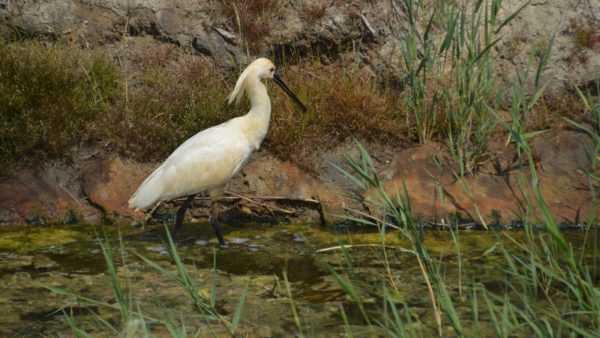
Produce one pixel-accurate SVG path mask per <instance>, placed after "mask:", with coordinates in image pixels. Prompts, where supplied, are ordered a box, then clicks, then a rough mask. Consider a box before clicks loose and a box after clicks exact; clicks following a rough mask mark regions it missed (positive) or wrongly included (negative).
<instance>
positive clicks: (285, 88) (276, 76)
mask: <svg viewBox="0 0 600 338" xmlns="http://www.w3.org/2000/svg"><path fill="white" fill-rule="evenodd" d="M273 81H275V83H277V85H278V86H279V87H281V89H283V91H284V92H285V93H286V94H288V95H289V97H291V98H292V100H293V101H294V103H295V104H297V105H298V107H300V109H302V112H303V113H304V112H306V110H307V109H306V106H304V104H303V103H302V102H301V101H300V99H298V98H297V97H296V95H294V93H292V91H291V90H290V89H289V88H288V86H287V85H286V84H285V83H284V82H283V80H282V79H281V77H279V74H277V73H275V74H274V75H273Z"/></svg>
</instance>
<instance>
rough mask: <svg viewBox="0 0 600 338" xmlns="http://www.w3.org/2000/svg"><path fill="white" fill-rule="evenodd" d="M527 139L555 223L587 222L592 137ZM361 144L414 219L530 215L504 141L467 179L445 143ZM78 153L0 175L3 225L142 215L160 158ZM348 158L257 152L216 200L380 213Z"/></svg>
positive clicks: (201, 206) (169, 212)
mask: <svg viewBox="0 0 600 338" xmlns="http://www.w3.org/2000/svg"><path fill="white" fill-rule="evenodd" d="M531 145H532V148H533V154H534V159H535V162H536V168H537V170H538V172H539V175H540V180H541V187H542V190H543V193H544V196H545V198H546V201H547V203H548V204H549V206H550V209H551V210H552V212H553V214H554V215H555V217H556V218H557V221H559V222H567V223H575V224H577V223H580V222H584V221H586V220H587V217H588V212H589V210H590V207H591V206H592V195H591V193H590V188H589V187H590V186H589V184H590V181H589V180H588V176H587V175H586V172H588V171H589V160H588V157H587V154H586V147H587V149H592V148H591V147H592V141H591V140H590V139H589V137H588V136H586V135H585V134H584V133H581V132H577V131H567V130H564V131H560V132H558V133H546V134H544V135H542V136H538V137H536V138H535V139H533V140H532V141H531ZM368 148H369V150H370V152H371V154H372V156H373V158H374V159H375V161H376V162H377V163H376V166H377V170H378V171H379V174H378V176H379V178H380V179H381V180H382V181H383V182H384V186H385V187H386V189H387V191H388V193H390V194H392V195H393V194H395V193H396V191H402V186H403V184H406V187H407V190H408V193H409V195H410V200H411V204H412V209H413V212H414V214H415V215H416V216H417V217H418V218H419V219H421V220H424V221H426V222H430V223H434V222H439V220H440V219H441V218H442V217H444V216H449V217H451V218H452V219H453V220H454V219H457V220H459V222H474V223H477V224H482V223H483V222H485V223H486V224H509V223H511V222H512V221H518V220H520V219H522V218H523V217H526V216H527V215H526V214H525V210H526V209H527V208H526V205H525V201H524V198H523V196H522V193H521V187H524V188H525V191H526V192H527V193H531V189H530V187H531V179H530V168H529V167H528V165H527V163H526V161H525V160H524V159H519V158H518V156H517V153H516V151H515V149H514V148H511V147H510V146H509V147H508V148H507V149H506V150H505V151H504V152H503V153H502V155H501V156H499V157H498V158H497V159H495V160H494V161H490V162H488V163H485V164H483V165H482V166H481V167H480V168H479V169H478V171H477V173H476V174H475V175H472V176H467V177H466V179H465V180H464V181H463V183H464V184H463V183H461V181H459V180H457V178H456V176H455V173H456V170H457V169H456V168H455V167H454V166H453V163H452V161H450V160H449V155H448V154H446V153H445V151H444V149H443V147H442V146H439V145H436V144H430V145H425V146H417V147H412V148H408V149H404V150H395V149H390V148H389V147H388V148H386V147H383V146H378V145H370V146H368ZM86 151H88V152H89V150H86ZM83 153H84V151H82V152H81V154H74V155H73V156H74V159H76V160H74V161H72V163H71V164H54V165H51V166H48V167H47V168H46V169H44V170H26V171H23V172H21V173H20V174H19V175H18V176H17V177H16V178H13V179H8V180H4V181H3V182H1V183H0V221H1V222H2V223H1V224H3V225H27V224H45V223H76V222H89V223H98V222H109V223H110V222H120V223H130V222H132V221H134V220H141V219H143V217H144V215H143V214H142V213H139V212H138V213H136V212H134V211H132V210H130V209H128V208H127V200H128V199H129V197H130V196H131V194H132V193H133V192H134V191H135V190H136V189H137V187H138V185H139V184H140V183H141V181H142V180H143V179H144V178H145V176H146V175H147V174H148V173H150V172H151V171H152V170H153V169H154V168H155V167H156V166H157V164H155V163H150V164H141V163H133V162H130V161H127V160H124V159H122V158H119V157H115V156H108V157H106V158H104V157H103V156H102V155H99V154H96V155H95V156H92V157H90V158H87V157H86V156H83V155H82V154H83ZM345 156H349V157H353V158H357V157H358V156H359V154H358V151H357V149H356V147H354V146H353V145H352V144H345V145H343V146H340V147H338V148H336V150H334V151H331V152H329V153H326V154H322V156H320V157H319V158H318V159H316V160H315V162H316V164H315V167H316V168H319V169H318V172H316V173H308V172H306V171H303V170H301V169H299V168H298V167H296V166H295V165H293V164H291V163H289V162H282V161H279V160H277V159H276V158H274V157H273V156H271V155H269V153H268V152H265V151H261V152H259V153H257V154H255V155H254V156H253V158H252V161H251V162H250V163H249V164H248V165H247V166H246V167H245V168H244V170H243V171H242V173H241V174H240V175H238V176H237V177H235V178H234V179H233V180H232V181H231V182H230V184H229V185H228V187H227V190H228V191H229V192H231V194H228V195H227V196H226V197H225V199H224V200H223V209H224V210H223V212H222V217H223V220H224V221H225V222H230V223H231V222H232V223H235V222H241V221H249V220H250V221H259V222H269V223H273V222H278V221H283V222H285V221H302V222H317V223H318V222H320V223H329V224H331V223H333V224H335V223H337V222H341V221H342V220H341V219H340V218H339V217H338V216H339V215H345V214H354V215H357V214H358V213H366V214H373V215H375V216H377V215H378V212H379V211H378V210H372V208H367V207H366V206H365V205H366V204H365V203H364V199H365V198H373V196H372V194H371V193H369V192H366V191H360V190H358V188H357V187H356V186H355V185H354V184H353V183H352V182H351V181H350V180H348V179H347V178H346V177H344V176H343V175H342V174H341V173H340V172H339V171H338V170H337V169H335V165H342V166H343V165H344V161H343V158H344V157H345ZM82 157H83V159H82ZM436 162H437V163H436ZM351 196H361V198H362V200H361V198H359V199H356V198H352V197H351ZM180 202H181V201H174V202H171V203H165V204H164V205H163V206H161V207H160V208H159V209H158V210H157V212H156V213H155V216H156V217H157V218H158V219H159V220H167V221H169V220H172V216H173V212H174V207H176V206H177V204H178V203H180ZM207 207H208V203H207V202H205V201H203V199H202V198H198V199H197V201H196V202H195V203H194V206H193V208H192V209H191V211H190V212H191V215H190V216H192V217H193V218H195V219H200V220H202V219H205V218H207V217H208V216H209V212H208V209H207ZM534 214H535V212H533V213H532V214H531V215H529V217H531V216H535V215H534Z"/></svg>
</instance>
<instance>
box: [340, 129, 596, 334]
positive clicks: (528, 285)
mask: <svg viewBox="0 0 600 338" xmlns="http://www.w3.org/2000/svg"><path fill="white" fill-rule="evenodd" d="M504 126H505V127H506V128H507V130H508V132H509V133H510V134H511V135H512V136H513V137H514V138H515V140H516V142H517V143H518V145H519V147H520V148H521V149H522V151H523V154H524V155H525V156H526V158H527V160H528V162H527V163H528V165H529V167H530V168H531V175H529V178H530V179H531V184H530V186H529V185H527V186H522V188H521V194H522V195H523V197H524V200H525V208H526V209H527V210H526V215H528V216H529V217H526V218H524V219H523V221H524V230H523V231H524V232H525V239H524V240H517V239H515V238H514V237H513V236H511V235H510V233H500V234H494V233H489V236H503V237H504V238H502V240H500V238H498V240H497V241H496V243H494V244H493V245H492V246H491V247H490V248H489V249H487V250H486V251H485V253H484V254H483V256H489V255H494V256H495V259H499V260H500V262H499V266H500V269H501V272H500V276H499V279H500V280H499V281H498V282H499V284H500V285H501V287H500V288H499V287H497V286H496V285H495V284H493V283H492V284H491V285H490V284H487V283H489V282H484V281H482V280H481V276H479V275H476V274H475V275H474V274H472V272H470V270H469V269H465V268H464V267H465V266H468V265H469V264H471V261H470V260H466V259H465V258H464V257H463V255H461V254H460V252H461V248H460V245H461V241H460V240H459V236H458V235H457V234H455V233H454V231H453V230H452V231H453V232H452V237H451V245H452V246H453V247H454V251H455V252H457V255H456V256H455V257H453V259H451V260H448V259H444V258H443V257H436V256H434V255H432V254H430V250H429V248H428V247H427V245H426V243H425V238H426V237H427V236H428V234H427V232H426V231H424V229H423V228H422V226H420V225H418V223H417V222H415V220H414V218H413V215H412V212H411V209H410V197H409V192H408V191H406V189H403V190H400V191H396V192H395V193H393V194H390V193H389V192H388V191H386V189H384V185H383V184H382V183H381V181H380V180H379V178H378V177H377V174H376V170H375V168H374V166H373V162H372V160H370V157H369V155H368V154H367V153H366V151H365V150H364V148H363V147H362V146H360V145H359V152H360V157H361V160H351V159H349V160H348V161H347V166H348V167H347V168H348V169H345V168H341V167H340V168H338V169H339V170H340V171H341V172H342V173H343V174H344V175H345V176H347V177H348V178H349V179H350V180H352V181H353V182H354V183H355V184H356V185H357V186H358V187H359V188H361V189H360V190H361V197H360V199H361V200H362V201H363V202H364V203H366V204H367V205H368V207H369V209H370V210H378V211H379V216H378V217H376V218H370V219H359V218H356V217H353V216H348V220H349V221H353V222H359V223H363V224H368V225H374V226H377V227H378V229H379V231H380V232H381V233H382V236H381V243H379V244H380V245H379V248H380V249H378V250H374V251H375V252H377V251H378V253H377V254H376V256H377V257H378V261H379V262H380V263H381V266H382V267H381V272H379V273H377V272H376V274H378V275H380V276H381V277H380V279H381V292H379V295H380V296H379V298H378V300H377V304H378V307H377V310H372V311H369V312H364V313H363V316H368V317H369V318H368V320H367V323H371V324H370V325H376V326H379V327H380V328H382V329H384V330H385V331H386V332H387V333H388V334H390V335H392V336H397V337H414V336H423V335H426V336H427V335H431V334H432V332H431V331H428V330H429V329H428V328H427V326H424V325H423V324H425V323H420V319H415V318H414V317H412V316H411V313H412V309H411V306H410V305H408V304H406V303H402V302H400V303H398V299H402V295H403V293H404V292H405V290H404V289H403V286H402V283H401V280H400V279H399V276H397V275H395V274H394V273H390V271H393V268H392V266H391V263H390V262H389V260H388V258H387V257H389V256H393V255H394V254H395V253H396V254H397V253H398V252H400V253H402V254H403V255H406V254H408V255H410V256H411V257H412V259H413V260H414V261H416V263H417V265H418V266H419V269H420V271H421V277H422V283H417V284H416V285H411V286H409V287H410V289H411V291H410V292H416V289H415V288H420V289H421V290H422V291H421V292H422V293H423V294H424V297H425V295H428V302H429V304H430V306H431V310H430V311H429V313H430V314H431V317H432V318H433V319H434V321H435V327H436V329H435V331H436V334H437V335H439V336H448V335H453V336H459V337H470V336H489V335H491V334H494V335H496V336H500V337H508V336H530V335H534V336H539V337H557V336H581V337H594V336H597V333H598V332H599V330H600V292H598V289H597V287H596V284H597V274H598V270H597V262H598V258H600V254H599V252H598V250H597V240H598V238H597V237H598V232H596V231H593V227H592V225H593V224H592V223H590V224H588V227H587V229H586V235H585V240H584V242H583V243H581V244H580V246H579V247H575V246H574V244H572V243H570V242H569V241H568V240H567V239H566V238H565V237H564V235H563V233H562V232H561V230H560V227H559V225H558V223H557V221H556V219H555V217H554V216H553V215H552V212H551V211H550V209H549V208H548V204H547V202H546V200H545V198H544V196H543V194H542V190H541V185H542V184H543V182H541V181H540V179H539V176H538V175H537V171H536V168H535V163H534V160H533V157H532V156H531V150H530V147H529V144H528V141H527V140H528V138H527V137H525V136H524V135H522V134H520V133H519V132H518V131H516V130H514V129H512V128H511V125H509V124H507V123H504ZM522 181H523V182H525V181H526V180H525V178H524V179H523V180H522ZM592 188H593V187H592ZM365 192H368V196H369V197H368V198H364V197H362V196H363V194H362V193H365ZM441 198H444V197H443V196H441ZM441 202H442V203H444V201H441ZM444 219H445V220H447V221H449V220H450V218H449V217H444ZM391 220H394V221H395V222H394V223H393V224H390V222H391ZM394 224H395V225H397V226H399V227H400V228H399V229H398V230H397V231H398V236H399V237H401V238H402V239H403V242H404V243H407V244H406V246H401V247H392V246H388V245H386V243H385V236H383V233H384V232H385V229H386V228H389V227H390V226H393V225H394ZM447 224H449V225H451V226H452V225H453V224H452V223H451V222H447ZM537 224H541V225H542V226H543V227H542V228H541V229H540V228H538V227H536V225H537ZM506 241H508V242H509V243H510V244H511V246H510V249H509V247H508V246H507V245H505V244H504V243H505V242H506ZM342 250H344V251H345V255H344V257H350V256H349V255H348V253H347V252H346V250H347V249H346V248H345V247H344V246H342ZM577 252H580V254H577ZM382 257H383V258H382ZM403 262H406V259H403ZM348 266H352V263H350V264H348ZM456 269H458V272H456V271H457V270H456ZM450 272H452V273H450ZM350 273H351V271H348V274H350ZM454 273H457V274H458V276H454ZM334 277H335V278H336V280H337V281H338V283H339V285H340V288H341V289H342V290H343V291H345V292H346V293H347V294H348V297H349V298H350V299H351V300H353V301H354V302H357V305H359V307H360V306H361V304H362V303H361V302H362V299H363V298H364V297H357V295H356V292H354V291H353V290H355V289H356V288H355V287H354V286H353V285H352V281H351V280H349V279H347V278H343V277H341V274H340V273H339V272H335V273H334ZM457 278H458V288H457V284H456V283H457V281H456V280H457ZM459 309H461V310H459ZM465 309H469V311H466V310H465ZM428 317H429V316H428ZM431 317H429V318H431Z"/></svg>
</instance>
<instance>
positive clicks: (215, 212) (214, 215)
mask: <svg viewBox="0 0 600 338" xmlns="http://www.w3.org/2000/svg"><path fill="white" fill-rule="evenodd" d="M210 208H211V214H210V225H211V226H212V228H213V230H214V231H215V235H217V239H218V240H219V245H225V241H224V240H223V235H222V234H221V230H219V209H218V205H217V201H213V202H212V203H211V205H210Z"/></svg>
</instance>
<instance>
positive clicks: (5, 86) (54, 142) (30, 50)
mask: <svg viewBox="0 0 600 338" xmlns="http://www.w3.org/2000/svg"><path fill="white" fill-rule="evenodd" d="M0 74H1V75H0V123H1V124H0V126H1V128H2V132H1V133H0V176H6V175H9V174H11V173H12V172H13V171H14V170H16V169H17V168H18V167H19V166H20V165H23V164H33V163H36V162H40V161H44V160H48V159H52V158H58V157H62V156H65V155H66V154H67V153H68V151H69V149H70V148H71V147H72V146H74V145H77V144H78V143H79V142H80V141H81V140H82V139H85V138H88V139H89V138H90V128H89V125H90V124H92V123H93V122H94V120H95V119H96V118H97V116H99V115H101V114H102V112H104V111H106V110H107V109H108V108H107V107H110V106H111V105H112V104H114V102H115V101H116V100H117V98H118V96H119V94H120V93H121V91H122V87H121V82H120V74H119V73H118V71H117V69H116V68H115V67H114V66H113V65H112V64H111V63H110V62H109V61H108V60H106V59H105V58H103V57H100V56H97V55H94V54H92V53H90V52H88V51H84V50H81V49H79V48H76V47H73V46H70V45H61V44H56V43H46V42H33V41H30V42H20V43H6V42H4V41H0Z"/></svg>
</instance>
